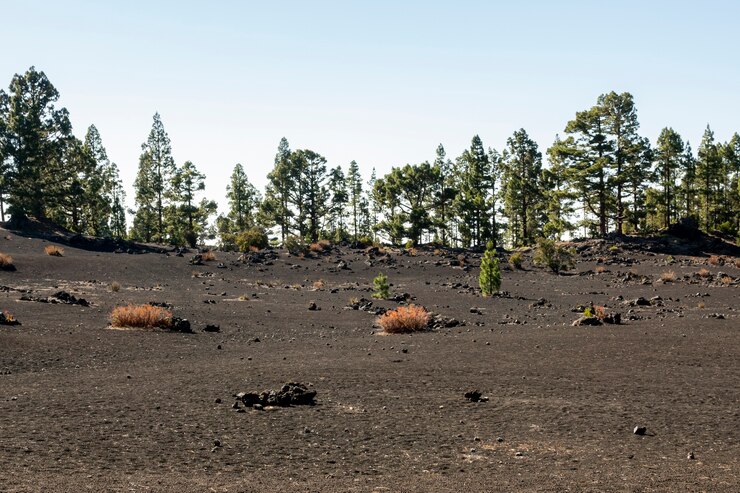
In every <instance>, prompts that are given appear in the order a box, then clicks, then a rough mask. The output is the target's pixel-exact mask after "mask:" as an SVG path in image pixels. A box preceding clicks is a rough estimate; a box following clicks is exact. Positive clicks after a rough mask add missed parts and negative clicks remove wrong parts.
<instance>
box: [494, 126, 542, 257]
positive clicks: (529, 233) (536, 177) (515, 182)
mask: <svg viewBox="0 0 740 493" xmlns="http://www.w3.org/2000/svg"><path fill="white" fill-rule="evenodd" d="M502 167H503V183H504V189H503V196H504V211H505V214H506V216H507V217H508V219H509V232H510V235H511V239H512V244H514V245H530V244H532V243H533V242H534V239H535V237H536V236H537V235H538V234H540V233H541V227H542V223H543V216H544V213H543V209H544V204H543V202H544V196H543V188H542V154H541V153H540V151H539V150H538V149H537V143H536V142H534V141H533V140H532V139H530V138H529V135H528V134H527V132H526V131H525V130H524V129H520V130H518V131H516V132H514V135H513V136H511V137H510V138H509V139H508V140H507V149H506V152H505V153H504V158H503V161H502Z"/></svg>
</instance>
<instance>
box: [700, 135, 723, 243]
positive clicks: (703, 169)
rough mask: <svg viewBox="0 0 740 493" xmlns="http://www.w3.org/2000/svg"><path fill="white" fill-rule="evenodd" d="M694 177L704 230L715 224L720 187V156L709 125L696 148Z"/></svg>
mask: <svg viewBox="0 0 740 493" xmlns="http://www.w3.org/2000/svg"><path fill="white" fill-rule="evenodd" d="M697 155H698V159H697V161H696V178H697V184H698V186H699V194H700V196H701V220H702V221H701V222H702V224H703V225H704V229H705V230H707V231H708V230H710V229H714V228H715V227H716V225H717V221H716V219H717V196H718V191H719V188H720V180H721V171H722V158H721V156H720V152H719V147H718V145H717V143H716V142H715V140H714V132H713V131H712V129H711V128H709V125H707V128H706V130H705V131H704V136H703V137H702V139H701V144H700V145H699V149H698V150H697Z"/></svg>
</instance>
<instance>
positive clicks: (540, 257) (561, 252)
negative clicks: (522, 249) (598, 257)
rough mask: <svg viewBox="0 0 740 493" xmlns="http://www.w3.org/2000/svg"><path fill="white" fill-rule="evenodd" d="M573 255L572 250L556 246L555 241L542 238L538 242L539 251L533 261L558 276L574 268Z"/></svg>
mask: <svg viewBox="0 0 740 493" xmlns="http://www.w3.org/2000/svg"><path fill="white" fill-rule="evenodd" d="M573 255H574V252H573V251H572V250H568V249H567V248H564V247H563V246H561V245H558V244H556V243H555V240H548V239H546V238H540V239H539V240H537V251H536V253H535V255H534V259H533V261H534V264H535V265H538V266H540V267H547V268H549V269H550V270H551V271H553V272H554V273H556V274H558V273H560V271H562V270H567V269H570V268H571V267H572V266H573Z"/></svg>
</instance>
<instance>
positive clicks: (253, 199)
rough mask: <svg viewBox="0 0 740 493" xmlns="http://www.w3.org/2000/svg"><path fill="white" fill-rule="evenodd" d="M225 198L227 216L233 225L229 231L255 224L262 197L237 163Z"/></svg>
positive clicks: (237, 230)
mask: <svg viewBox="0 0 740 493" xmlns="http://www.w3.org/2000/svg"><path fill="white" fill-rule="evenodd" d="M226 198H227V199H228V201H229V214H228V218H229V219H230V220H231V222H232V224H233V227H230V228H229V231H228V232H229V233H239V232H242V231H246V230H247V229H249V228H251V227H252V226H254V225H255V222H256V218H255V215H256V209H257V207H258V205H259V204H260V202H261V201H262V197H261V196H260V193H259V191H258V190H257V188H256V187H255V186H254V185H252V184H251V183H250V182H249V179H248V178H247V175H246V173H245V172H244V168H243V167H242V165H241V164H239V163H237V164H236V165H235V166H234V171H233V172H232V173H231V180H230V182H229V185H228V186H227V187H226Z"/></svg>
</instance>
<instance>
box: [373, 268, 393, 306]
mask: <svg viewBox="0 0 740 493" xmlns="http://www.w3.org/2000/svg"><path fill="white" fill-rule="evenodd" d="M390 296H391V293H390V285H389V284H388V276H386V275H385V274H383V273H382V272H380V273H378V277H376V278H375V279H373V298H377V299H380V300H385V299H388V298H390Z"/></svg>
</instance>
